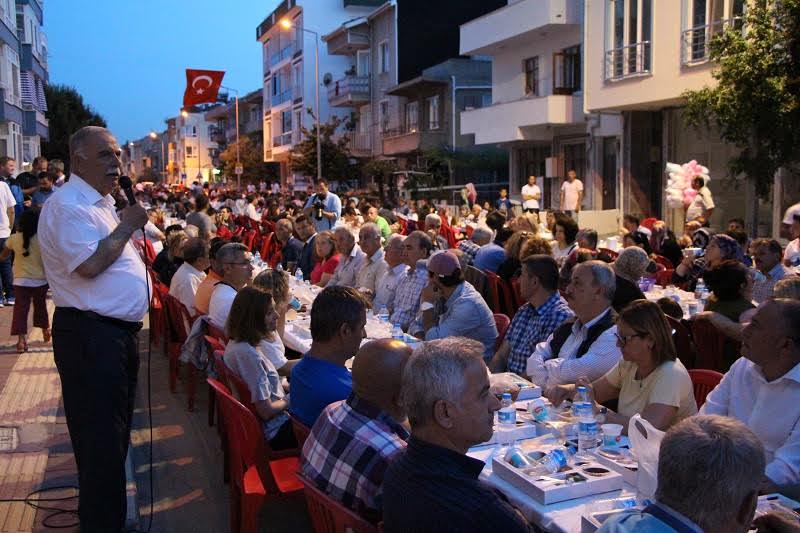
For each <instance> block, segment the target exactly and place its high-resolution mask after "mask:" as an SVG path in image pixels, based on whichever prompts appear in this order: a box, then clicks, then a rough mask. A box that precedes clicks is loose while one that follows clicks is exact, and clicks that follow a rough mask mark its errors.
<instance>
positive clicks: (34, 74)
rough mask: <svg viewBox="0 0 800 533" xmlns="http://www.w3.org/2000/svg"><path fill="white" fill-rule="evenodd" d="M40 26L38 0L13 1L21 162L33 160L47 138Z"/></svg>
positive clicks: (41, 16) (45, 76) (43, 43)
mask: <svg viewBox="0 0 800 533" xmlns="http://www.w3.org/2000/svg"><path fill="white" fill-rule="evenodd" d="M43 23H44V13H43V11H42V3H41V2H40V1H39V0H16V29H17V37H18V38H19V67H20V96H21V104H22V113H23V122H22V161H23V162H29V161H33V159H34V158H35V157H36V156H38V155H41V143H42V141H44V140H47V139H48V137H49V123H48V121H47V118H46V117H45V112H46V111H47V102H46V101H45V94H44V87H45V85H46V84H47V82H48V70H47V37H46V36H45V34H44V31H42V25H43Z"/></svg>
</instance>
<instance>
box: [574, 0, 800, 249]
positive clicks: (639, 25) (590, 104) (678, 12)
mask: <svg viewBox="0 0 800 533" xmlns="http://www.w3.org/2000/svg"><path fill="white" fill-rule="evenodd" d="M746 4H747V1H746V0H691V1H689V0H680V1H679V0H675V1H674V2H659V1H653V0H614V1H610V0H586V12H585V17H586V20H587V21H591V22H592V23H590V24H587V26H586V32H585V43H586V47H585V49H586V62H585V74H586V76H585V79H586V81H585V86H586V87H585V94H584V101H585V108H586V109H587V110H588V111H594V112H611V113H617V114H618V115H619V116H620V117H621V119H622V122H623V131H622V135H621V136H620V143H619V151H618V157H619V160H620V168H621V196H622V203H621V207H622V208H623V209H624V210H625V211H626V212H634V213H637V212H638V213H644V214H647V215H650V216H657V217H662V218H665V219H666V220H668V221H669V222H670V223H671V224H672V226H673V228H675V229H679V228H681V227H682V224H683V217H684V214H683V210H682V209H670V208H668V206H667V205H666V204H665V195H664V193H663V190H664V186H665V181H666V175H665V173H664V166H665V163H666V162H674V163H684V162H687V161H690V160H692V159H695V160H697V161H698V162H700V163H701V164H703V165H705V166H707V167H708V168H709V170H710V174H711V179H712V181H711V184H710V188H711V190H712V192H713V193H714V201H715V203H716V206H717V207H716V209H715V210H714V214H713V216H712V220H711V222H712V226H714V227H717V228H719V227H726V225H727V220H728V219H730V218H732V217H741V218H744V219H745V220H747V221H748V226H750V228H749V229H750V230H751V231H755V232H756V233H758V234H760V235H768V234H770V233H772V211H771V210H772V206H771V205H770V203H771V202H759V201H757V199H756V196H755V191H754V188H753V186H752V184H751V183H750V182H749V181H748V180H746V179H744V177H743V176H732V175H731V174H730V171H729V169H728V162H729V160H730V159H731V157H733V156H735V155H736V153H737V152H736V148H735V147H733V146H731V145H729V144H727V143H725V142H724V141H722V140H721V139H720V138H719V135H718V134H717V133H716V132H715V131H711V130H700V131H698V130H696V129H694V128H690V127H687V126H686V125H685V123H684V121H683V117H682V105H683V100H682V97H681V95H682V93H683V92H684V91H686V90H696V89H700V88H702V87H704V86H712V85H713V84H714V83H715V82H714V79H713V78H712V76H711V73H712V69H713V68H714V65H713V64H712V63H711V62H710V61H709V43H710V42H711V40H712V39H713V37H714V36H715V35H716V34H718V33H719V32H721V31H723V30H724V29H725V28H726V27H734V28H738V27H741V24H742V22H741V16H742V14H743V13H744V10H745V9H746ZM791 185H792V184H785V186H787V187H791ZM791 190H792V191H793V193H794V196H792V197H793V198H797V196H798V194H800V185H798V184H794V189H791ZM789 196H791V194H790V195H789ZM777 204H778V205H779V204H780V200H779V201H778V202H777ZM778 210H779V209H778ZM755 220H759V221H760V223H759V224H758V227H755Z"/></svg>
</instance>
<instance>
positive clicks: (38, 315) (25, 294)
mask: <svg viewBox="0 0 800 533" xmlns="http://www.w3.org/2000/svg"><path fill="white" fill-rule="evenodd" d="M46 299H47V285H41V286H39V287H25V286H23V285H17V301H16V303H15V304H14V315H13V318H12V320H11V334H12V335H26V334H27V333H28V311H29V310H30V308H31V302H33V327H35V328H42V329H47V328H49V327H50V317H48V316H47V302H46Z"/></svg>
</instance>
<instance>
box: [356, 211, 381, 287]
mask: <svg viewBox="0 0 800 533" xmlns="http://www.w3.org/2000/svg"><path fill="white" fill-rule="evenodd" d="M358 243H359V244H358V245H359V246H360V247H361V251H362V252H364V254H365V257H364V261H363V262H362V263H361V268H360V269H359V271H358V273H357V274H356V282H355V285H354V287H355V288H356V289H358V290H359V291H361V293H362V294H364V295H366V296H368V297H369V298H370V299H372V298H373V297H374V296H375V289H376V288H377V285H378V281H379V280H380V279H381V278H382V277H383V275H384V274H385V273H386V270H387V269H388V268H389V266H388V265H387V264H386V261H384V260H383V257H384V250H383V248H381V230H380V228H379V227H378V226H377V224H373V223H372V222H367V223H366V224H364V225H363V226H361V229H360V230H358Z"/></svg>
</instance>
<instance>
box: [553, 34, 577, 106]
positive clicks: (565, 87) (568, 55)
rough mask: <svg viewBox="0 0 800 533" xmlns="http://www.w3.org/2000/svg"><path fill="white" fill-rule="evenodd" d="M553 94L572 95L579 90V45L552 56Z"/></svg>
mask: <svg viewBox="0 0 800 533" xmlns="http://www.w3.org/2000/svg"><path fill="white" fill-rule="evenodd" d="M553 75H554V76H555V77H554V79H553V94H572V93H574V92H576V91H580V90H581V45H575V46H571V47H569V48H565V49H564V50H562V51H561V52H559V53H557V54H553Z"/></svg>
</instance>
